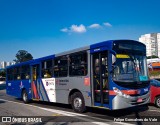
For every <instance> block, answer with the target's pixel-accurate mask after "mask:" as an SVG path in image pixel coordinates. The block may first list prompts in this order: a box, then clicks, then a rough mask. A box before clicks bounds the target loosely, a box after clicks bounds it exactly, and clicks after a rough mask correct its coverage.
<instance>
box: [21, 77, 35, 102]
mask: <svg viewBox="0 0 160 125" xmlns="http://www.w3.org/2000/svg"><path fill="white" fill-rule="evenodd" d="M20 89H21V92H20V93H22V90H23V89H25V90H26V91H27V93H28V98H29V99H32V93H31V80H30V79H28V80H22V81H21V83H20Z"/></svg>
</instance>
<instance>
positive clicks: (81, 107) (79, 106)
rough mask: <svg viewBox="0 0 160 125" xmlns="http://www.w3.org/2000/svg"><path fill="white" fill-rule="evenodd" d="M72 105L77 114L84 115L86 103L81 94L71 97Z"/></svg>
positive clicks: (74, 94) (77, 93) (76, 93)
mask: <svg viewBox="0 0 160 125" xmlns="http://www.w3.org/2000/svg"><path fill="white" fill-rule="evenodd" d="M71 105H72V108H73V110H74V111H75V112H78V113H82V112H84V111H85V110H86V106H85V101H84V98H83V95H82V94H81V93H80V92H75V93H73V94H72V95H71Z"/></svg>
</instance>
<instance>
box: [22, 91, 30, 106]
mask: <svg viewBox="0 0 160 125" xmlns="http://www.w3.org/2000/svg"><path fill="white" fill-rule="evenodd" d="M22 100H23V102H24V103H29V99H28V93H27V91H26V90H23V92H22Z"/></svg>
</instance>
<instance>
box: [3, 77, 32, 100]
mask: <svg viewBox="0 0 160 125" xmlns="http://www.w3.org/2000/svg"><path fill="white" fill-rule="evenodd" d="M30 88H31V84H30V83H29V80H16V81H7V82H6V92H7V94H8V95H11V96H15V97H18V98H21V94H22V89H26V91H27V93H28V95H29V98H31V91H30Z"/></svg>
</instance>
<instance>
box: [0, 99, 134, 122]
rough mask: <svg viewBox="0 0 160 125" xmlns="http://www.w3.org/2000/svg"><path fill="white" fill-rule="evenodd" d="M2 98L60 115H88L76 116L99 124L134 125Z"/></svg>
mask: <svg viewBox="0 0 160 125" xmlns="http://www.w3.org/2000/svg"><path fill="white" fill-rule="evenodd" d="M0 100H1V101H6V102H12V103H16V104H20V105H27V106H30V107H35V108H39V109H42V110H46V111H50V112H53V113H57V114H60V115H64V116H86V118H85V117H76V118H77V119H80V120H84V121H87V122H92V123H94V124H97V125H111V124H113V123H115V124H123V125H133V124H129V123H124V122H114V121H112V120H105V119H101V118H97V117H92V116H88V115H84V114H79V113H73V112H67V111H61V110H57V109H49V108H42V107H39V106H35V105H30V104H24V103H19V102H14V101H10V100H5V99H0ZM89 118H91V119H89ZM93 119H97V120H99V121H104V122H93ZM105 122H111V124H108V123H105Z"/></svg>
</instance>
